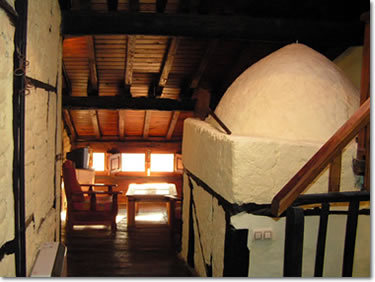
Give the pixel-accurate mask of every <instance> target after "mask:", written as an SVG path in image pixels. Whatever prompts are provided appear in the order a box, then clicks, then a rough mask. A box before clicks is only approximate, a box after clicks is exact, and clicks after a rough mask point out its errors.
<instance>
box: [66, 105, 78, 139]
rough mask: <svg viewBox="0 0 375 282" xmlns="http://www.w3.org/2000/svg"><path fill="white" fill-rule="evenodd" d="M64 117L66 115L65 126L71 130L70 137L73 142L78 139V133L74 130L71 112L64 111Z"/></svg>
mask: <svg viewBox="0 0 375 282" xmlns="http://www.w3.org/2000/svg"><path fill="white" fill-rule="evenodd" d="M63 115H64V121H65V124H66V126H67V127H68V129H69V131H70V132H69V133H70V136H71V141H72V142H73V141H75V140H76V139H77V132H76V130H75V128H74V125H73V122H72V117H71V115H70V112H69V110H66V109H64V110H63Z"/></svg>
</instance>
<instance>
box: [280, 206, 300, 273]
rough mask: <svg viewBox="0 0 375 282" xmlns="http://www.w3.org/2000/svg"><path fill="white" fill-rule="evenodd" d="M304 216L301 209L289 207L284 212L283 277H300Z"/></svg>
mask: <svg viewBox="0 0 375 282" xmlns="http://www.w3.org/2000/svg"><path fill="white" fill-rule="evenodd" d="M304 228H305V217H304V213H303V209H301V208H295V207H291V208H289V209H288V210H287V212H286V223H285V245H284V275H283V276H284V277H301V275H302V255H303V234H304Z"/></svg>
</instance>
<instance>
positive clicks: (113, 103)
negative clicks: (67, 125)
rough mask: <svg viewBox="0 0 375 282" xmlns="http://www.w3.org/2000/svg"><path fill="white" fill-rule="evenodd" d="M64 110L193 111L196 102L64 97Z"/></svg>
mask: <svg viewBox="0 0 375 282" xmlns="http://www.w3.org/2000/svg"><path fill="white" fill-rule="evenodd" d="M62 103H63V108H64V109H76V110H84V109H86V110H87V109H88V110H100V109H107V110H120V109H133V110H159V111H193V110H194V101H186V102H180V101H177V100H174V99H164V98H163V99H149V98H144V97H139V98H127V97H121V96H96V97H95V96H92V97H72V96H64V97H63V101H62Z"/></svg>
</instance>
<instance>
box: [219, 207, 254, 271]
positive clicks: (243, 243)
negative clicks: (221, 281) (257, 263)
mask: <svg viewBox="0 0 375 282" xmlns="http://www.w3.org/2000/svg"><path fill="white" fill-rule="evenodd" d="M248 233H249V230H248V229H235V228H234V227H233V226H232V225H231V224H230V216H229V215H228V214H226V228H225V242H224V269H223V277H248V276H249V262H250V250H249V249H248V247H247V237H248Z"/></svg>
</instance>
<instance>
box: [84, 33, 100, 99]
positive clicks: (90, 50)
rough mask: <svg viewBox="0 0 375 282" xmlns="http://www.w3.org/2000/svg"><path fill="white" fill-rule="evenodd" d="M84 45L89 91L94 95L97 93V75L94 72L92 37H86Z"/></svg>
mask: <svg viewBox="0 0 375 282" xmlns="http://www.w3.org/2000/svg"><path fill="white" fill-rule="evenodd" d="M86 44H87V50H88V60H89V69H90V77H89V81H90V86H91V90H92V91H94V92H95V93H97V92H98V74H97V70H96V56H95V44H94V37H93V36H86Z"/></svg>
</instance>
